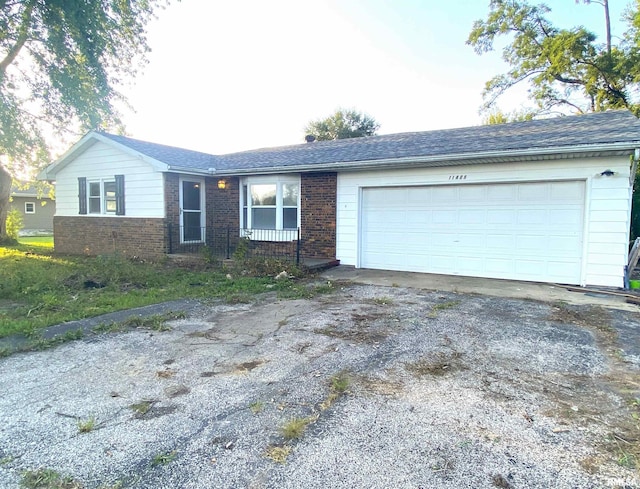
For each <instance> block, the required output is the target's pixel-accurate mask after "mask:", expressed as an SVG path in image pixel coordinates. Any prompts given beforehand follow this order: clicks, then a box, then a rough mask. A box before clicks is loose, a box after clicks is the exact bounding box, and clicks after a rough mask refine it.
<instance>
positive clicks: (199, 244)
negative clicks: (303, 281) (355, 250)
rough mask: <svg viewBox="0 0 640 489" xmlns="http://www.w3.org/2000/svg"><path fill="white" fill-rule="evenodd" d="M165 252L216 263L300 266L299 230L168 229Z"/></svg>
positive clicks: (170, 226) (180, 227)
mask: <svg viewBox="0 0 640 489" xmlns="http://www.w3.org/2000/svg"><path fill="white" fill-rule="evenodd" d="M167 235H168V236H167V237H168V252H169V254H175V253H185V254H194V253H204V252H206V253H207V254H209V255H210V256H212V257H215V258H219V259H229V258H233V257H234V255H236V253H237V254H241V255H243V257H257V256H259V257H264V258H279V259H285V260H290V261H293V262H295V263H296V265H298V264H300V248H301V241H300V229H238V228H229V227H226V228H210V227H187V228H185V227H184V226H174V225H171V224H169V225H167Z"/></svg>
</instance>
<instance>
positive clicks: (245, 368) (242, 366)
mask: <svg viewBox="0 0 640 489" xmlns="http://www.w3.org/2000/svg"><path fill="white" fill-rule="evenodd" d="M265 362H266V360H250V361H248V362H242V363H239V364H237V365H235V366H234V367H233V371H234V372H235V373H245V372H251V371H252V370H253V369H255V368H258V367H259V366H260V365H263V364H264V363H265Z"/></svg>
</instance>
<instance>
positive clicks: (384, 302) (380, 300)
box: [372, 297, 393, 306]
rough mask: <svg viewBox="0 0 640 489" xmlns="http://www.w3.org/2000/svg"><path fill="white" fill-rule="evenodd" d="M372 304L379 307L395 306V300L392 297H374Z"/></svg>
mask: <svg viewBox="0 0 640 489" xmlns="http://www.w3.org/2000/svg"><path fill="white" fill-rule="evenodd" d="M372 302H373V303H374V304H377V305H379V306H390V305H391V304H393V299H392V298H391V297H374V298H373V300H372Z"/></svg>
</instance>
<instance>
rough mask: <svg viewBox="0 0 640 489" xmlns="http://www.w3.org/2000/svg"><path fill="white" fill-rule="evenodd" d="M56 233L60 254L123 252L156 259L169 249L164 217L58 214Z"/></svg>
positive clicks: (57, 251)
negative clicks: (166, 243) (166, 240)
mask: <svg viewBox="0 0 640 489" xmlns="http://www.w3.org/2000/svg"><path fill="white" fill-rule="evenodd" d="M53 236H54V238H53V239H54V245H55V251H56V253H62V254H69V255H91V256H95V255H104V254H112V253H120V254H122V255H125V256H130V257H131V256H136V257H140V258H149V259H154V258H161V257H162V256H164V254H165V253H166V251H167V248H166V245H165V225H164V219H152V218H148V219H147V218H126V217H88V216H72V217H68V216H55V217H54V218H53Z"/></svg>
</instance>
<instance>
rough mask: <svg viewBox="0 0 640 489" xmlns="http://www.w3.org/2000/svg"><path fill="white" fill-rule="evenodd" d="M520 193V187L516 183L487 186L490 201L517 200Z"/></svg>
mask: <svg viewBox="0 0 640 489" xmlns="http://www.w3.org/2000/svg"><path fill="white" fill-rule="evenodd" d="M517 195H518V187H516V186H515V185H488V186H487V201H488V202H494V203H495V202H500V201H505V200H506V201H509V202H513V201H514V200H516V196H517Z"/></svg>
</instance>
